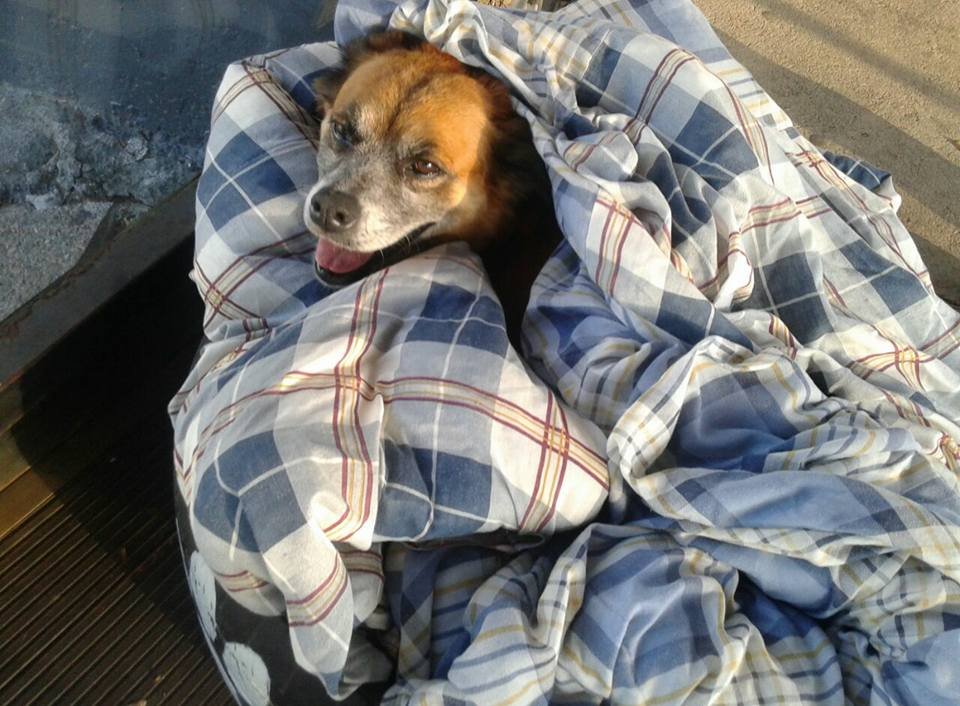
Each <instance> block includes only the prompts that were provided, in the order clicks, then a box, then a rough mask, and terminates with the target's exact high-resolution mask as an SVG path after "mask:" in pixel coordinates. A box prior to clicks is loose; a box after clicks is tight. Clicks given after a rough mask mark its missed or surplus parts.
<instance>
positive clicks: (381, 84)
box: [303, 31, 560, 340]
mask: <svg viewBox="0 0 960 706" xmlns="http://www.w3.org/2000/svg"><path fill="white" fill-rule="evenodd" d="M314 89H315V92H316V96H317V117H318V118H319V119H320V133H319V145H318V148H317V167H318V173H319V179H318V181H317V183H316V184H315V185H314V186H313V188H312V189H311V190H310V192H309V194H308V195H307V198H306V200H305V203H304V213H303V217H304V222H305V223H306V225H307V228H308V229H309V230H310V231H311V232H312V233H313V234H314V235H316V236H317V247H316V253H315V269H316V273H317V276H318V277H319V279H320V280H321V281H322V282H323V283H325V284H327V285H330V286H342V285H344V284H348V283H350V282H352V281H355V280H357V279H359V278H361V277H363V276H365V275H367V274H370V273H371V272H373V271H375V270H377V269H381V268H383V267H386V266H388V265H390V264H392V263H394V262H396V261H398V260H400V259H401V258H403V257H406V256H408V255H410V254H412V253H414V252H418V251H421V250H423V249H426V248H428V247H432V246H434V245H437V244H439V243H443V242H448V241H454V240H460V241H465V242H466V243H468V244H469V245H470V246H471V247H472V248H473V249H474V250H475V251H477V252H478V253H480V254H481V257H482V258H483V260H484V264H485V265H486V267H487V270H488V273H489V275H490V278H491V282H492V284H493V287H494V290H495V291H496V292H497V295H498V296H499V297H500V300H501V304H502V305H503V307H504V312H505V316H506V319H507V328H508V332H509V333H510V334H511V339H512V340H516V338H517V337H518V331H519V326H520V320H521V319H522V316H523V311H524V309H525V308H526V303H527V298H528V296H529V290H530V286H531V284H532V282H533V279H534V277H535V276H536V274H537V272H539V270H540V267H542V265H543V263H544V262H545V261H546V259H547V257H548V256H549V254H550V252H551V251H552V250H553V249H554V248H555V246H556V244H557V243H558V242H559V240H560V230H559V227H558V225H557V222H556V217H555V214H554V209H553V201H552V198H551V190H550V183H549V179H548V177H547V173H546V168H545V166H544V164H543V161H542V160H541V158H540V156H539V154H538V153H537V151H536V149H535V148H534V146H533V139H532V135H531V131H530V126H529V125H528V124H527V122H526V121H525V120H524V119H523V118H522V117H520V116H519V115H518V114H517V113H516V112H515V111H514V109H513V105H512V103H511V101H510V94H509V92H508V90H507V88H506V86H504V85H503V84H502V83H501V82H500V81H498V80H496V79H495V78H493V77H492V76H491V75H489V74H487V73H486V72H484V71H482V70H481V69H477V68H473V67H469V66H467V65H465V64H463V63H461V62H460V61H458V60H457V59H455V58H454V57H453V56H451V55H449V54H446V53H444V52H442V51H440V50H439V49H437V48H436V47H434V46H433V45H431V44H429V43H428V42H426V41H424V40H422V39H419V38H417V37H414V36H413V35H410V34H406V33H403V32H397V31H389V32H382V33H376V34H372V35H369V36H367V37H365V38H363V39H360V40H358V41H356V42H353V43H352V44H350V45H348V46H347V47H346V48H345V50H344V52H343V62H342V64H341V65H340V66H339V67H338V68H337V69H335V70H333V71H332V72H330V73H329V74H327V75H325V76H324V77H323V78H321V79H319V80H317V81H316V83H315V85H314Z"/></svg>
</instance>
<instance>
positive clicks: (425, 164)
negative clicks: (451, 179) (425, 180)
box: [410, 159, 443, 177]
mask: <svg viewBox="0 0 960 706" xmlns="http://www.w3.org/2000/svg"><path fill="white" fill-rule="evenodd" d="M410 169H411V170H412V171H413V173H414V174H416V175H417V176H418V177H435V176H440V174H441V173H442V172H443V170H442V169H440V165H438V164H437V163H436V162H431V161H430V160H429V159H415V160H413V161H412V162H411V163H410Z"/></svg>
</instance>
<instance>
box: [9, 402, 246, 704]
mask: <svg viewBox="0 0 960 706" xmlns="http://www.w3.org/2000/svg"><path fill="white" fill-rule="evenodd" d="M154 422H156V423H158V424H160V425H163V424H164V423H165V420H164V419H162V418H160V419H155V420H154ZM151 426H153V425H151ZM154 428H156V427H154ZM160 428H163V426H160ZM151 446H152V448H151ZM169 463H170V454H169V445H168V443H161V444H159V445H158V444H156V443H154V444H152V445H151V444H145V443H144V441H143V437H142V436H141V435H139V434H134V435H133V436H131V437H130V438H127V439H125V440H123V441H122V442H121V443H120V444H118V446H117V447H116V448H114V449H111V450H109V451H108V452H107V453H106V454H104V457H103V458H100V459H98V461H97V465H99V466H100V468H99V469H98V471H97V472H86V473H84V474H82V476H80V477H78V478H77V479H76V480H74V481H73V482H71V483H70V484H68V485H67V486H66V487H65V488H63V489H62V490H61V491H60V492H59V493H58V495H57V496H56V497H55V498H54V499H52V500H51V501H50V502H48V503H47V504H46V505H44V506H43V507H42V508H41V509H40V510H39V511H37V512H36V513H34V515H32V516H31V517H30V518H29V519H28V520H27V521H26V522H24V523H23V524H22V525H21V526H20V527H18V528H17V529H16V530H15V531H14V532H13V533H11V534H10V535H8V536H7V537H6V538H5V539H4V540H3V541H2V543H0V586H2V591H0V704H16V705H17V706H26V705H28V704H129V703H142V704H164V703H167V704H178V705H179V704H206V703H213V704H219V703H225V704H226V703H232V700H231V699H230V696H229V693H228V692H227V690H226V688H225V687H224V686H223V684H222V682H221V679H220V675H219V673H218V672H217V670H216V667H215V666H214V663H213V661H212V660H211V658H210V656H209V654H208V652H207V648H206V645H205V644H204V642H203V638H202V636H201V634H200V631H199V628H198V626H197V621H196V618H195V616H194V612H193V604H192V602H191V601H190V597H189V592H188V591H187V588H186V583H185V580H184V575H183V569H182V564H181V560H180V553H179V549H178V547H177V542H176V536H175V529H174V525H173V505H172V490H171V473H170V466H169Z"/></svg>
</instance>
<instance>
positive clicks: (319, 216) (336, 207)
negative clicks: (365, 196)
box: [310, 191, 360, 233]
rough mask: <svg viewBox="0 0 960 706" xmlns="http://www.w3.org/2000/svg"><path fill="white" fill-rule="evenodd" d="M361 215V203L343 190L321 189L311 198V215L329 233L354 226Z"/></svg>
mask: <svg viewBox="0 0 960 706" xmlns="http://www.w3.org/2000/svg"><path fill="white" fill-rule="evenodd" d="M359 216H360V203H359V202H358V201H357V200H356V199H355V198H354V197H353V196H351V195H350V194H346V193H344V192H342V191H320V192H318V193H316V194H314V195H313V198H312V199H310V217H311V218H313V220H314V222H315V223H316V224H317V225H319V226H320V227H321V228H323V229H324V230H325V231H327V232H328V233H340V232H342V231H345V230H347V229H348V228H350V227H352V226H353V224H354V223H356V222H357V218H359Z"/></svg>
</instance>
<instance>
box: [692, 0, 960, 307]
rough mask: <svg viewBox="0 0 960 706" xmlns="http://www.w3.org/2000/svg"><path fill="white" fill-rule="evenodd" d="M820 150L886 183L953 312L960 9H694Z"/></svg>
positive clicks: (707, 1)
mask: <svg viewBox="0 0 960 706" xmlns="http://www.w3.org/2000/svg"><path fill="white" fill-rule="evenodd" d="M694 2H695V3H696V4H697V5H698V6H699V7H700V9H701V10H702V11H703V12H704V14H706V16H707V18H708V19H709V20H710V22H711V24H712V25H713V26H714V28H715V29H716V30H717V32H718V33H719V34H720V38H721V39H722V40H723V42H724V43H725V44H726V45H727V48H729V49H730V51H731V53H732V54H733V55H734V56H735V57H736V58H737V59H738V60H740V61H741V62H742V63H743V64H744V65H745V66H746V67H747V68H748V69H749V70H750V71H751V72H753V74H754V76H755V77H756V78H757V80H758V81H759V82H760V84H761V85H762V86H763V87H764V88H766V89H767V91H768V92H769V93H770V95H771V96H773V98H774V100H776V101H777V103H779V104H780V106H781V107H782V108H783V109H784V110H785V111H786V112H787V113H788V114H789V115H790V116H791V117H792V118H793V120H794V122H795V123H796V124H797V126H798V127H799V128H800V129H801V131H803V132H804V134H806V135H807V137H809V138H810V139H811V140H812V141H813V142H814V143H815V144H817V145H818V146H820V147H825V148H828V149H832V150H835V151H838V152H842V153H844V154H849V155H852V156H857V157H861V158H863V159H866V160H867V161H869V162H872V163H873V164H876V165H877V166H879V167H881V168H883V169H886V170H887V171H889V172H892V173H893V180H894V184H895V185H896V187H897V189H898V191H900V193H901V194H902V195H903V207H902V209H901V211H900V215H901V217H902V218H903V220H904V222H905V223H906V225H907V227H908V228H909V229H910V232H911V233H912V234H913V236H914V237H915V238H916V239H917V244H918V246H919V248H920V252H921V254H922V255H923V258H924V260H925V261H926V263H927V266H928V267H929V268H930V273H931V277H932V278H933V282H934V286H935V287H936V289H937V291H938V292H939V294H940V295H941V296H942V297H943V298H944V299H946V300H947V301H949V302H950V303H951V304H953V305H954V306H955V307H960V42H958V41H957V37H960V12H958V6H957V2H956V0H923V1H922V2H914V3H905V2H902V0H869V1H868V0H846V1H845V2H836V0H694Z"/></svg>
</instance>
